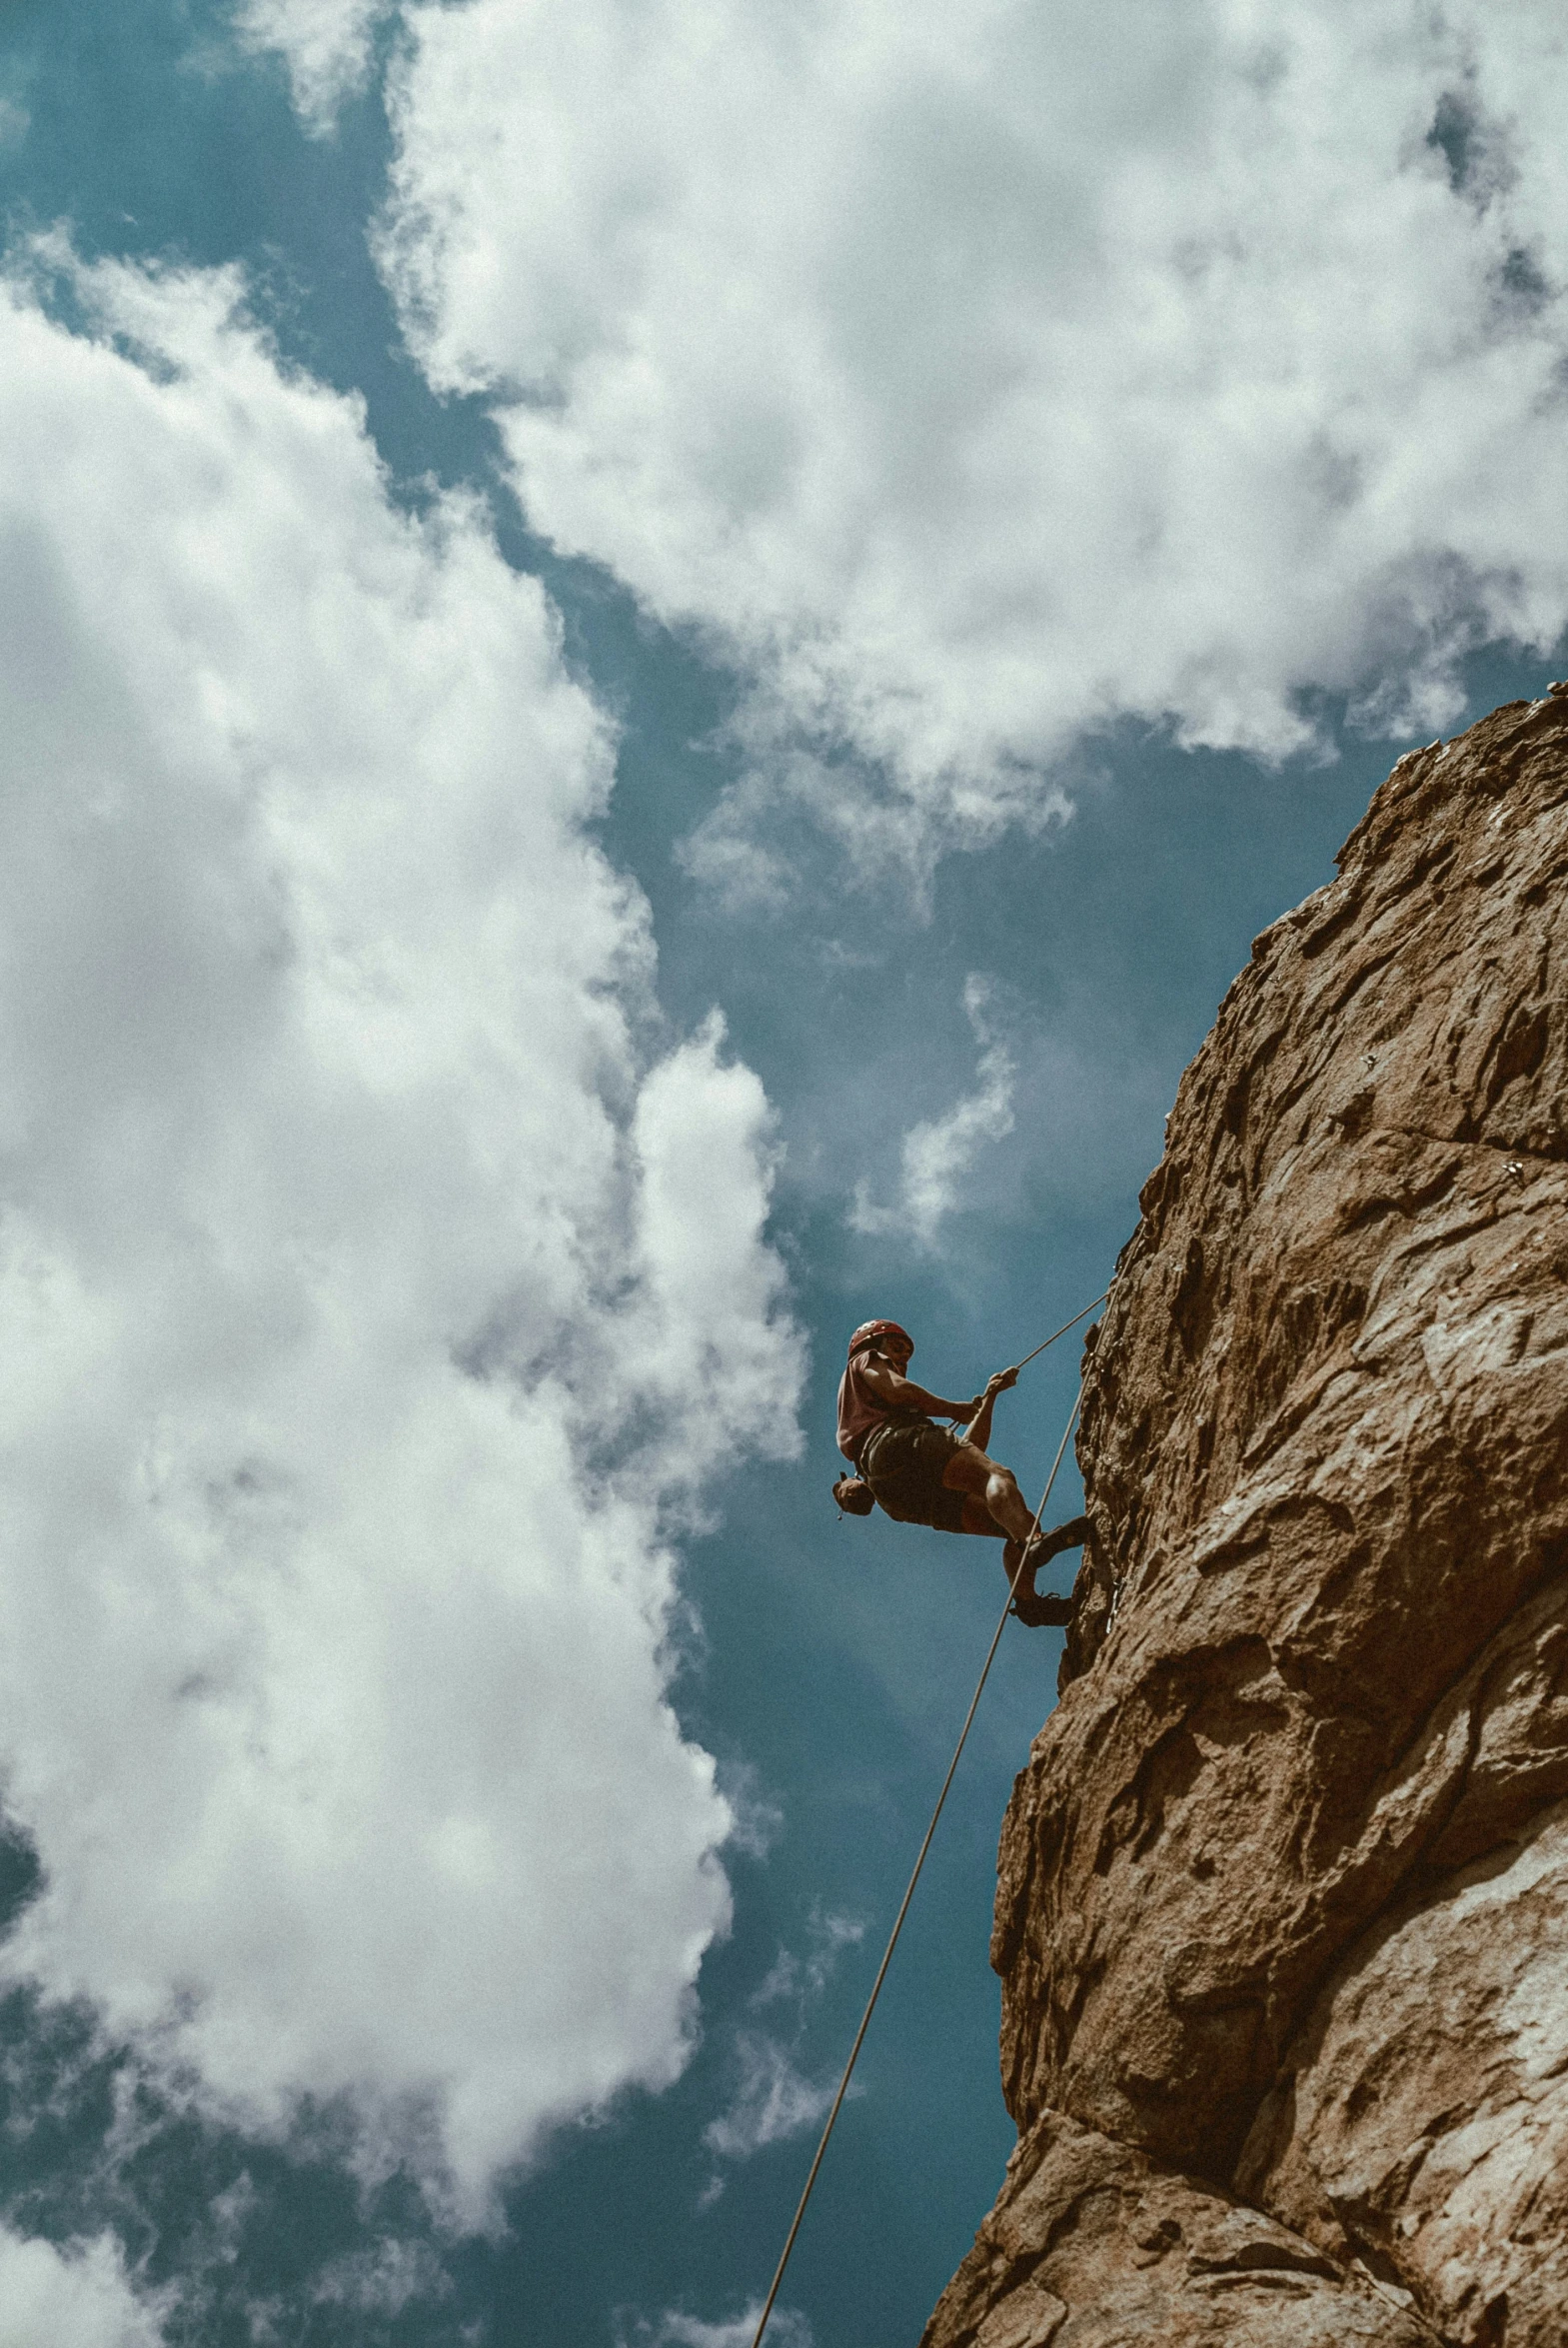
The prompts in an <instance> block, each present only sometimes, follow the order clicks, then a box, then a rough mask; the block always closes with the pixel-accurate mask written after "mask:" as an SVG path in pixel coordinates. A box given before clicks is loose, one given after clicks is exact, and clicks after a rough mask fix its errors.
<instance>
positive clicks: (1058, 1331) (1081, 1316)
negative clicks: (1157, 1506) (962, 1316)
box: [1017, 1288, 1110, 1508]
mask: <svg viewBox="0 0 1568 2348" xmlns="http://www.w3.org/2000/svg"><path fill="white" fill-rule="evenodd" d="M1109 1294H1110V1290H1109V1288H1107V1289H1106V1290H1105V1295H1104V1296H1096V1297H1095V1299H1094V1302H1093V1304H1085V1305H1084V1307H1083V1310H1082V1311H1081V1312H1075V1313H1074V1314H1073V1316H1072V1318H1071V1319H1070V1320H1064V1321H1063V1322H1062V1324H1061V1326H1060V1328H1053V1329H1052V1330H1051V1332H1050V1335H1049V1336H1048V1337H1043V1338H1041V1340H1040V1342H1039V1343H1038V1344H1037V1345H1036V1346H1035V1348H1034V1353H1043V1352H1044V1350H1045V1347H1046V1346H1047V1345H1054V1343H1055V1342H1056V1339H1057V1338H1058V1337H1064V1336H1065V1335H1066V1333H1067V1331H1068V1329H1069V1328H1076V1327H1077V1325H1078V1323H1079V1321H1080V1320H1087V1319H1088V1316H1089V1314H1090V1313H1091V1312H1092V1311H1094V1310H1095V1308H1096V1306H1098V1305H1100V1304H1103V1303H1104V1301H1105V1296H1108V1295H1109ZM1034 1353H1025V1354H1024V1356H1023V1359H1022V1360H1021V1361H1020V1362H1019V1363H1018V1364H1017V1367H1018V1368H1019V1369H1027V1368H1028V1366H1029V1363H1030V1362H1031V1361H1032V1360H1033V1359H1034ZM1044 1505H1045V1503H1044V1501H1043V1500H1041V1502H1040V1506H1041V1507H1042V1508H1043V1507H1044Z"/></svg>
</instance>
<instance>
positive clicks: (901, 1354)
mask: <svg viewBox="0 0 1568 2348" xmlns="http://www.w3.org/2000/svg"><path fill="white" fill-rule="evenodd" d="M882 1351H883V1353H884V1354H885V1355H886V1357H887V1359H888V1360H889V1361H890V1362H891V1363H892V1365H893V1367H894V1369H895V1370H896V1371H897V1372H898V1375H899V1376H900V1377H902V1375H903V1373H904V1371H905V1370H906V1369H907V1368H908V1366H909V1355H910V1354H911V1353H912V1352H913V1351H914V1347H913V1346H912V1345H911V1344H910V1342H909V1340H908V1338H907V1337H883V1339H882Z"/></svg>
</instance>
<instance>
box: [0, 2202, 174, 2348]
mask: <svg viewBox="0 0 1568 2348" xmlns="http://www.w3.org/2000/svg"><path fill="white" fill-rule="evenodd" d="M163 2336H164V2335H163V2329H162V2324H161V2322H160V2318H159V2308H158V2304H157V2303H156V2302H155V2301H144V2300H141V2299H138V2297H137V2296H136V2294H135V2292H134V2291H133V2290H132V2288H131V2285H130V2283H129V2281H128V2280H127V2278H126V2274H125V2270H124V2267H123V2265H122V2263H121V2260H120V2256H119V2252H118V2251H117V2249H116V2248H115V2246H114V2244H113V2243H112V2242H111V2241H110V2239H109V2238H108V2236H107V2235H101V2236H99V2237H98V2239H97V2240H95V2241H91V2242H77V2243H72V2244H71V2245H70V2246H69V2247H68V2248H67V2249H65V2250H57V2249H56V2248H55V2247H54V2245H53V2243H51V2242H36V2241H35V2242H28V2241H24V2240H23V2239H22V2238H21V2237H20V2236H18V2235H16V2234H13V2233H12V2232H11V2231H10V2229H9V2227H0V2348H45V2344H46V2343H47V2348H160V2343H161V2342H162V2340H163Z"/></svg>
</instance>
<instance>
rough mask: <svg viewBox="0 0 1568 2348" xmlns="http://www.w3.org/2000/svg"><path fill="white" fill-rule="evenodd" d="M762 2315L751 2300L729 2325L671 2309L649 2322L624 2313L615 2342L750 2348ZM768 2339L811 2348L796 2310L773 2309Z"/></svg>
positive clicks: (643, 2347)
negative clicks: (628, 2317) (629, 2319)
mask: <svg viewBox="0 0 1568 2348" xmlns="http://www.w3.org/2000/svg"><path fill="white" fill-rule="evenodd" d="M762 2312H763V2302H762V2301H761V2299H754V2300H753V2301H752V2302H751V2304H750V2305H749V2306H748V2307H747V2308H746V2310H745V2311H744V2313H742V2314H741V2315H737V2316H732V2317H731V2318H730V2320H729V2322H728V2323H726V2322H720V2323H705V2322H704V2321H703V2320H702V2318H701V2317H700V2316H695V2315H687V2314H685V2313H684V2312H683V2311H682V2310H681V2309H679V2308H674V2307H671V2308H667V2309H666V2310H665V2312H664V2313H663V2314H662V2315H659V2316H656V2317H654V2319H653V2320H652V2321H650V2320H649V2318H648V2317H647V2316H641V2317H637V2318H635V2319H633V2320H632V2321H630V2322H629V2321H628V2319H627V2317H626V2316H625V2314H623V2316H622V2318H621V2322H620V2325H619V2327H618V2330H617V2340H618V2342H619V2348H752V2342H753V2341H754V2340H755V2339H756V2337H757V2326H758V2321H759V2318H760V2317H761V2315H762ZM768 2338H769V2340H770V2342H773V2343H776V2348H811V2327H810V2324H809V2322H808V2321H807V2319H806V2318H805V2316H803V2315H802V2314H801V2313H800V2311H799V2309H798V2308H795V2307H776V2308H775V2309H774V2311H773V2314H772V2315H771V2316H770V2317H769V2319H768Z"/></svg>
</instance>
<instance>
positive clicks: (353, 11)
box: [234, 0, 397, 138]
mask: <svg viewBox="0 0 1568 2348" xmlns="http://www.w3.org/2000/svg"><path fill="white" fill-rule="evenodd" d="M396 6H397V0H238V4H237V6H236V8H235V13H234V29H235V32H236V34H237V36H238V38H239V41H240V44H241V46H242V47H243V48H246V49H250V50H252V51H258V52H260V51H267V50H272V51H275V52H276V53H277V54H278V55H280V56H281V57H282V58H283V59H284V62H285V63H286V64H287V66H288V69H289V82H290V87H291V89H292V92H293V96H294V103H295V105H296V107H297V108H298V109H299V113H300V116H301V119H302V120H303V122H304V124H305V126H306V128H307V130H309V131H310V132H311V133H312V135H313V136H314V137H317V138H324V137H326V136H327V135H328V134H329V133H330V132H331V130H332V129H333V127H334V125H335V124H336V122H337V119H338V110H339V108H340V107H341V106H342V104H343V102H344V100H345V99H346V98H350V97H353V96H355V95H356V94H357V92H359V91H360V90H362V89H363V88H364V87H365V83H366V80H367V78H368V76H369V72H370V60H371V38H372V35H373V34H374V32H375V29H376V27H377V25H378V24H380V23H381V22H382V21H383V20H384V19H385V18H387V17H389V16H391V15H392V14H393V12H394V10H395V8H396Z"/></svg>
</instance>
